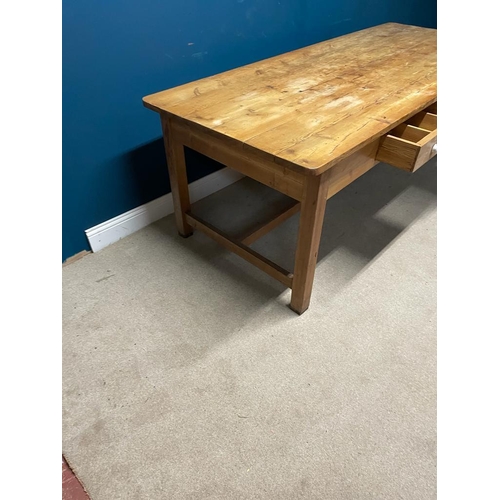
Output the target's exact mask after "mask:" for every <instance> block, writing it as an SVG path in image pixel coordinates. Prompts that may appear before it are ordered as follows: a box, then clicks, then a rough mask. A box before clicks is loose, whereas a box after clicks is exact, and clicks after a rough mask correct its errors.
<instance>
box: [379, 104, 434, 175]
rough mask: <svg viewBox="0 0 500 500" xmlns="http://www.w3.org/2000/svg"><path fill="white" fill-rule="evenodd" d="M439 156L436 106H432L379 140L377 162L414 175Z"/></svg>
mask: <svg viewBox="0 0 500 500" xmlns="http://www.w3.org/2000/svg"><path fill="white" fill-rule="evenodd" d="M436 154H437V104H432V105H431V106H429V107H428V108H426V109H425V110H424V111H421V112H420V113H417V114H416V115H414V116H412V117H411V118H409V119H408V120H406V122H404V123H402V124H401V125H398V126H397V127H396V128H394V129H393V130H391V131H390V132H389V133H388V134H387V135H385V136H383V137H382V138H381V139H380V143H379V148H378V151H377V160H378V161H382V162H384V163H389V164H390V165H393V166H395V167H398V168H401V169H403V170H406V171H408V172H415V170H417V169H418V168H420V167H421V166H422V165H423V164H424V163H426V162H427V161H429V160H430V159H431V158H432V157H433V156H435V155H436Z"/></svg>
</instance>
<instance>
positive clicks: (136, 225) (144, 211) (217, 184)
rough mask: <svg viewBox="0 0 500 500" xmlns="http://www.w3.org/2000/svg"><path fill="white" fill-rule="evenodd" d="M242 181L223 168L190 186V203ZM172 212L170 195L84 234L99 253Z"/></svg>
mask: <svg viewBox="0 0 500 500" xmlns="http://www.w3.org/2000/svg"><path fill="white" fill-rule="evenodd" d="M242 177H244V176H243V175H242V174H240V173H239V172H236V171H235V170H230V169H229V168H223V169H221V170H218V171H217V172H214V173H213V174H210V175H207V176H206V177H203V178H201V179H198V180H197V181H195V182H192V183H191V184H190V185H189V195H190V198H191V202H193V203H194V202H196V201H198V200H201V199H202V198H205V196H208V195H210V194H212V193H215V192H216V191H219V190H220V189H223V188H225V187H226V186H229V185H230V184H233V183H234V182H237V181H239V180H240V179H241V178H242ZM173 212H174V204H173V201H172V193H168V194H166V195H164V196H160V198H156V200H153V201H150V202H149V203H146V204H144V205H141V206H140V207H137V208H134V209H133V210H129V211H128V212H126V213H124V214H121V215H118V216H117V217H113V218H112V219H110V220H108V221H106V222H103V223H102V224H98V225H97V226H94V227H91V228H90V229H87V230H86V231H85V234H86V235H87V239H88V240H89V244H90V248H92V251H93V252H98V251H99V250H102V249H103V248H105V247H107V246H108V245H111V244H112V243H115V242H116V241H118V240H121V239H122V238H125V236H128V235H129V234H132V233H135V232H136V231H138V230H139V229H142V228H143V227H146V226H147V225H149V224H151V223H152V222H155V221H157V220H158V219H161V218H162V217H165V216H167V215H170V214H171V213H173Z"/></svg>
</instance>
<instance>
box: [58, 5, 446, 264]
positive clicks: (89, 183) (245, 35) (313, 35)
mask: <svg viewBox="0 0 500 500" xmlns="http://www.w3.org/2000/svg"><path fill="white" fill-rule="evenodd" d="M388 21H393V22H400V23H406V24H415V25H419V26H427V27H436V0H405V1H404V2H403V1H401V0H141V1H138V0H122V1H121V2H108V1H103V0H65V1H64V2H63V260H64V259H66V258H68V257H70V256H72V255H74V254H75V253H77V252H80V251H81V250H84V249H89V246H88V242H87V240H86V237H85V234H84V230H85V229H88V228H90V227H92V226H94V225H96V224H99V223H101V222H103V221H105V220H107V219H110V218H112V217H114V216H116V215H119V214H121V213H123V212H126V211H127V210H130V209H132V208H135V207H137V206H138V205H141V204H143V203H146V202H148V201H151V200H153V199H154V198H157V197H159V196H161V195H163V194H166V193H168V192H169V191H170V186H169V182H168V175H167V171H166V167H165V155H164V152H163V145H162V141H161V140H160V135H161V134H160V132H161V129H160V121H159V117H158V115H157V114H156V113H153V112H151V111H149V110H147V109H146V108H144V107H143V106H142V101H141V98H142V97H143V96H144V95H147V94H151V93H153V92H157V91H159V90H163V89H166V88H169V87H173V86H176V85H180V84H182V83H185V82H188V81H192V80H196V79H199V78H203V77H205V76H209V75H213V74H216V73H219V72H221V71H225V70H228V69H231V68H234V67H237V66H241V65H243V64H248V63H250V62H254V61H257V60H259V59H264V58H266V57H271V56H274V55H276V54H280V53H283V52H287V51H289V50H293V49H296V48H298V47H303V46H305V45H310V44H312V43H316V42H319V41H322V40H326V39H328V38H332V37H335V36H339V35H343V34H345V33H350V32H352V31H356V30H359V29H362V28H366V27H369V26H374V25H376V24H381V23H384V22H388ZM187 161H188V170H189V180H190V182H191V181H193V180H196V179H198V178H200V177H202V176H204V175H206V174H208V173H211V172H213V171H214V170H216V169H217V168H219V165H218V164H216V163H215V162H212V161H209V160H208V159H205V158H203V157H201V156H200V155H197V154H190V155H189V156H188V158H187Z"/></svg>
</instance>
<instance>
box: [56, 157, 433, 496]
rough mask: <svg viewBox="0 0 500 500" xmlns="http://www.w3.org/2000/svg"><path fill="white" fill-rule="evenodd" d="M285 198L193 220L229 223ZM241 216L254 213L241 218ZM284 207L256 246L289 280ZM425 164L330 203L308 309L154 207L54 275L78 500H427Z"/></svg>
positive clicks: (251, 193) (429, 391)
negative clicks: (80, 490)
mask: <svg viewBox="0 0 500 500" xmlns="http://www.w3.org/2000/svg"><path fill="white" fill-rule="evenodd" d="M259 199H264V201H266V203H267V204H268V205H269V206H272V207H278V206H279V204H280V203H282V198H281V196H279V195H278V196H277V195H276V194H274V193H273V192H272V191H270V190H267V189H266V188H263V187H261V186H258V185H256V184H255V183H253V182H252V181H249V180H247V179H244V180H242V181H240V182H239V183H237V184H235V185H232V186H229V187H228V188H226V189H225V190H223V191H220V192H219V193H216V194H214V195H212V196H211V197H210V199H206V200H203V201H202V202H199V203H198V204H197V206H196V207H195V208H194V211H195V212H196V211H198V213H203V214H204V216H205V217H206V218H207V219H208V220H210V221H213V222H214V223H217V224H218V225H220V226H221V227H225V228H226V229H227V230H228V231H229V232H231V231H232V230H234V229H235V228H238V227H239V225H240V224H241V223H242V221H244V222H246V221H248V220H250V218H251V217H256V216H257V217H261V216H263V211H262V210H261V209H260V208H259V207H260V205H259V204H258V205H257V208H256V206H255V201H256V200H259ZM252 205H253V208H252ZM297 225H298V215H296V216H295V217H293V218H292V219H290V220H289V221H288V222H287V223H285V224H284V225H282V226H281V227H280V228H278V229H277V230H275V231H274V232H272V233H270V234H269V235H267V236H266V237H265V238H264V239H263V240H260V241H259V242H257V243H256V244H255V245H254V247H255V248H256V249H258V250H259V251H262V252H263V253H264V254H265V255H266V256H268V257H270V258H272V259H274V260H276V261H277V262H278V263H280V264H281V265H283V266H285V267H287V268H289V269H292V262H293V248H294V243H295V238H296V230H297ZM435 254H436V164H435V159H434V160H433V161H431V162H429V164H427V165H426V166H424V167H423V168H421V169H420V170H419V171H418V172H416V173H415V174H414V175H412V176H411V175H409V174H406V173H404V172H402V171H399V170H397V169H395V168H392V167H389V166H387V165H378V166H377V167H375V168H374V169H373V170H371V171H370V172H368V173H367V174H366V175H365V176H363V177H362V178H361V179H359V180H358V181H356V182H354V183H353V184H351V185H350V186H349V187H347V188H346V189H345V190H343V191H342V192H341V193H339V194H338V195H336V196H335V197H334V198H332V199H331V200H330V201H329V202H328V208H327V215H326V218H325V224H324V230H323V238H322V244H321V249H320V256H319V264H318V267H317V271H316V278H315V283H314V290H313V298H312V302H311V307H310V308H309V310H308V311H307V312H306V313H305V314H303V315H302V316H300V317H299V316H297V315H296V314H295V313H293V312H292V311H291V310H290V309H288V307H286V304H287V303H288V301H289V297H290V292H289V291H288V290H285V289H284V287H283V286H282V285H281V284H279V283H278V282H276V281H274V280H272V279H271V278H269V277H268V276H267V275H265V274H264V273H262V272H260V271H259V270H258V269H256V268H254V267H253V266H251V265H250V264H247V263H246V262H245V261H243V260H241V259H240V258H239V257H237V256H236V255H234V254H231V253H229V252H226V251H225V250H223V249H222V248H221V247H220V246H218V245H217V244H216V243H214V242H212V241H211V240H210V239H208V238H207V237H206V236H204V235H203V234H201V233H195V234H194V235H193V236H192V237H191V238H188V239H182V238H180V237H178V235H177V232H176V230H175V227H174V221H173V217H172V216H169V217H167V218H165V219H163V220H161V221H159V222H158V223H155V224H153V225H151V226H149V227H147V228H145V229H143V230H141V231H139V232H137V233H135V234H133V235H132V236H130V237H128V238H126V239H124V240H121V241H120V242H118V243H116V244H114V245H112V246H110V247H108V248H106V249H104V250H102V251H101V252H99V253H97V254H92V255H89V256H87V257H84V258H83V259H81V260H80V261H78V262H75V263H74V264H72V265H70V266H67V267H65V268H64V269H63V452H64V455H65V457H66V458H67V460H68V462H69V464H70V465H71V467H72V468H73V469H74V471H75V473H76V474H77V476H78V477H79V478H80V479H81V481H82V482H83V484H84V486H85V488H86V490H87V491H88V493H89V495H90V497H91V498H92V499H93V500H119V499H141V500H142V499H190V500H191V499H193V500H194V499H228V500H232V499H273V500H280V499H284V500H290V499H298V498H303V499H335V500H337V499H338V500H367V499H380V500H392V499H394V500H395V499H405V500H413V499H414V500H417V499H418V500H429V499H432V498H435V495H436V428H435V427H436V373H435V372H436V261H435Z"/></svg>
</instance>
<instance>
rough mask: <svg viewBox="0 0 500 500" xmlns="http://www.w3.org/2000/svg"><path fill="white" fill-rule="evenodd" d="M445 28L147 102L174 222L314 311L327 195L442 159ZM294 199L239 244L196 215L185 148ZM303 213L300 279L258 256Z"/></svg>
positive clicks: (363, 36) (404, 33) (401, 32)
mask: <svg viewBox="0 0 500 500" xmlns="http://www.w3.org/2000/svg"><path fill="white" fill-rule="evenodd" d="M436 73H437V68H436V30H433V29H427V28H420V27H416V26H407V25H402V24H395V23H388V24H382V25H380V26H375V27H373V28H369V29H365V30H362V31H358V32H355V33H351V34H349V35H345V36H341V37H338V38H334V39H331V40H327V41H325V42H321V43H317V44H315V45H311V46H308V47H304V48H302V49H298V50H295V51H292V52H288V53H286V54H282V55H278V56H276V57H272V58H270V59H266V60H263V61H258V62H256V63H253V64H249V65H247V66H243V67H240V68H236V69H233V70H231V71H227V72H225V73H221V74H218V75H215V76H211V77H208V78H204V79H202V80H198V81H195V82H191V83H187V84H185V85H181V86H179V87H176V88H172V89H168V90H164V91H162V92H158V93H155V94H152V95H149V96H147V97H144V99H143V103H144V105H145V106H146V107H147V108H149V109H152V110H153V111H156V112H157V113H159V114H160V117H161V124H162V130H163V137H164V141H165V150H166V155H167V165H168V171H169V175H170V181H171V187H172V196H173V200H174V208H175V220H176V224H177V228H178V231H179V233H180V234H181V235H182V236H184V237H187V236H189V235H191V234H192V232H193V229H198V230H200V231H202V232H204V233H206V234H207V235H208V236H210V237H212V238H213V239H214V240H216V241H217V242H219V243H220V244H222V245H223V246H224V247H226V248H227V249H229V250H231V251H233V252H235V253H236V254H238V255H239V256H240V257H242V258H244V259H246V260H247V261H248V262H250V263H252V264H254V265H255V266H257V267H258V268H260V269H261V270H262V271H264V272H266V273H268V274H270V275H271V276H272V277H274V278H276V279H277V280H279V281H280V282H281V283H283V284H285V285H286V286H288V287H290V288H291V289H292V298H291V303H290V307H291V309H293V310H294V311H295V312H297V313H298V314H302V313H303V312H304V311H305V310H306V309H307V308H308V307H309V302H310V298H311V291H312V286H313V279H314V271H315V267H316V260H317V256H318V247H319V242H320V238H321V230H322V225H323V216H324V213H325V206H326V202H327V200H328V198H330V197H331V196H333V195H335V194H336V193H338V192H339V191H340V190H341V189H342V188H344V187H345V186H347V185H348V184H350V183H351V182H353V181H354V180H355V179H357V178H358V177H359V176H361V175H362V174H364V173H365V172H367V171H368V170H370V169H371V168H372V167H374V166H375V165H376V164H377V163H378V162H380V161H382V162H385V163H389V164H391V165H394V166H395V167H398V168H401V169H404V170H406V171H408V172H414V171H415V170H416V169H417V168H419V167H420V166H422V165H423V164H424V163H425V162H426V161H428V160H429V159H430V158H431V157H433V156H434V155H435V154H436V152H437V144H436V141H437V85H436ZM185 146H186V147H189V148H191V149H193V150H195V151H198V152H200V153H202V154H203V155H206V156H208V157H210V158H212V159H214V160H216V161H218V162H220V163H222V164H224V165H226V166H228V167H230V168H232V169H234V170H237V171H239V172H241V173H243V174H244V175H246V176H248V177H251V178H252V179H255V180H256V181H258V182H261V183H262V184H265V185H267V186H270V187H271V188H273V189H276V190H277V191H280V192H281V193H284V194H285V195H287V196H289V197H290V198H291V199H293V200H295V201H294V202H293V204H291V206H290V207H289V208H288V209H287V210H285V211H283V212H281V213H280V214H278V216H276V217H275V218H273V219H272V220H271V221H269V222H268V223H266V224H265V225H262V226H261V227H259V228H258V229H257V230H256V231H254V232H253V233H251V234H248V235H246V237H244V238H243V239H241V240H237V239H235V238H233V237H231V236H229V235H227V234H225V233H224V232H222V231H220V230H219V229H217V228H216V227H214V226H212V225H211V224H210V223H208V222H206V221H204V220H203V219H202V218H201V217H200V216H199V215H195V214H194V213H192V212H191V208H190V202H189V189H188V184H187V177H186V163H185V158H184V147H185ZM299 210H300V222H299V234H298V240H297V248H296V251H295V266H294V269H293V272H289V271H287V270H285V269H283V268H281V267H280V266H278V265H277V264H275V263H274V262H272V261H270V260H269V259H266V258H265V257H263V256H262V255H260V254H259V253H257V252H255V251H254V250H253V249H252V248H250V246H249V245H250V244H251V243H252V242H253V241H255V240H256V239H257V238H258V237H260V236H262V235H264V234H266V233H267V232H268V231H270V230H272V229H273V228H274V227H276V226H277V225H278V224H279V223H280V222H282V221H283V220H285V219H286V218H287V217H289V216H291V215H293V214H294V213H296V212H298V211H299Z"/></svg>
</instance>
